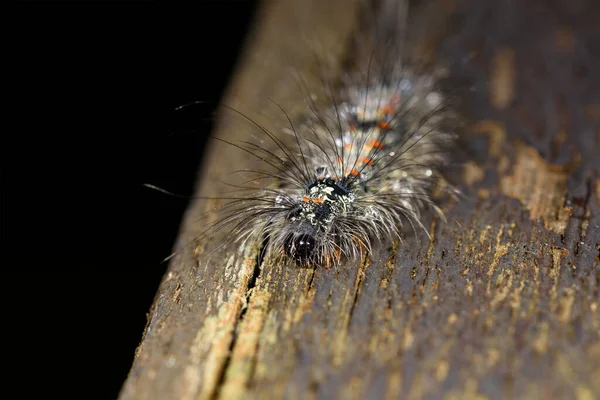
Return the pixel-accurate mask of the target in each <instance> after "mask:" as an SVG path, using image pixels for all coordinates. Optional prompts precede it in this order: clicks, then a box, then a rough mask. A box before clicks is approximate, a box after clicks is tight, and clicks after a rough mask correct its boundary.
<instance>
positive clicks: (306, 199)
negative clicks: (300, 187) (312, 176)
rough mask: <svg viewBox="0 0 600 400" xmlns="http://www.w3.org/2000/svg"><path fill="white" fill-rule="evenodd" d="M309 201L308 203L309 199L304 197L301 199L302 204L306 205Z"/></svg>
mask: <svg viewBox="0 0 600 400" xmlns="http://www.w3.org/2000/svg"><path fill="white" fill-rule="evenodd" d="M309 201H310V197H306V196H304V197H303V198H302V202H304V203H308V202H309Z"/></svg>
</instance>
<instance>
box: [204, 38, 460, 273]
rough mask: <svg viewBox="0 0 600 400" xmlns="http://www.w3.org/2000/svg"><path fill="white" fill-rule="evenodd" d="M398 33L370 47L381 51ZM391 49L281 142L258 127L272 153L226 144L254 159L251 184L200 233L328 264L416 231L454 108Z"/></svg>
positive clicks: (449, 143)
mask: <svg viewBox="0 0 600 400" xmlns="http://www.w3.org/2000/svg"><path fill="white" fill-rule="evenodd" d="M398 35H399V34H398V29H396V28H394V29H391V33H390V31H388V32H386V34H385V40H383V39H381V37H375V40H374V42H375V43H376V44H379V45H383V46H384V47H385V48H386V49H389V48H390V46H393V45H394V44H397V43H398V42H399V40H398V38H397V37H395V36H398ZM389 37H392V39H393V40H388V39H389ZM394 50H395V51H388V50H385V51H383V52H377V51H371V53H370V54H371V56H370V58H369V62H368V66H366V67H363V68H364V70H363V71H362V72H363V73H362V74H355V75H352V74H350V75H349V77H350V78H349V79H347V81H348V83H346V84H345V85H344V87H342V88H341V89H340V90H339V92H337V93H336V95H335V96H332V98H337V99H339V100H335V101H332V102H331V103H332V104H331V106H330V107H328V108H327V109H326V110H319V109H318V107H316V106H314V103H311V102H309V105H308V112H307V114H308V118H307V121H306V122H304V123H303V124H301V125H298V124H291V123H290V126H291V129H289V132H288V133H291V135H290V136H288V138H291V139H290V140H287V141H286V140H285V138H282V137H279V135H278V134H275V133H272V132H271V131H269V130H267V129H264V128H261V130H262V132H263V133H264V135H266V136H267V137H268V140H269V141H271V142H272V144H274V147H275V148H277V151H272V150H271V149H269V148H267V147H266V146H263V145H260V144H257V143H251V142H244V143H239V144H233V143H231V144H233V145H234V146H236V147H238V148H240V149H242V150H244V151H246V152H248V153H251V154H252V155H253V156H254V157H257V158H259V159H260V160H261V162H262V165H263V167H264V168H261V169H257V170H252V171H251V172H253V173H254V178H253V179H251V180H250V181H252V182H254V183H255V184H256V183H257V182H260V186H259V187H256V185H255V186H253V187H252V188H247V187H245V188H242V189H243V190H250V191H251V194H249V195H247V196H240V197H236V198H234V199H232V200H231V201H230V202H229V203H227V204H225V205H224V206H222V207H221V208H220V209H219V213H220V216H219V219H218V221H217V222H216V223H215V224H214V225H212V226H211V227H210V228H209V229H208V230H207V231H206V232H205V233H204V235H205V236H210V235H211V234H212V233H214V232H216V231H218V230H221V229H225V228H227V229H229V234H228V235H227V237H228V239H227V240H232V241H247V240H256V241H259V243H263V246H264V248H263V250H262V254H264V255H265V256H266V257H271V256H278V255H283V256H287V257H288V258H290V259H293V260H294V261H295V262H296V263H297V264H300V265H320V266H325V267H329V266H334V265H338V264H339V263H340V262H341V261H342V260H343V259H347V258H356V257H361V256H362V255H363V254H364V253H365V252H369V251H371V249H372V247H373V245H374V244H375V243H376V242H380V241H382V240H388V239H392V240H394V239H401V238H402V237H403V235H404V233H405V231H406V230H405V228H406V227H407V226H408V227H411V228H412V229H413V230H414V229H417V228H418V227H422V223H421V217H422V213H423V212H424V210H426V209H429V210H433V211H434V212H437V213H440V214H441V211H440V208H439V206H438V204H437V202H436V201H435V200H434V199H433V197H432V191H433V189H434V187H435V186H436V184H437V183H438V182H439V180H440V179H441V177H442V175H443V170H444V168H445V167H446V166H447V165H448V164H449V162H450V161H451V155H452V149H453V146H454V142H455V139H456V132H455V127H456V121H457V118H456V112H455V109H454V108H453V107H452V106H451V102H450V101H449V98H448V95H447V94H446V93H445V92H444V91H443V90H442V89H441V86H440V79H439V76H438V75H437V74H436V73H435V72H432V73H415V72H413V71H411V69H409V68H408V67H407V66H406V63H405V62H404V61H402V62H401V61H400V60H399V59H398V57H397V55H398V53H399V49H398V48H395V49H394ZM381 54H384V56H383V57H380V55H381ZM394 58H396V59H394ZM376 65H377V66H376ZM365 71H366V74H365ZM284 136H285V135H284Z"/></svg>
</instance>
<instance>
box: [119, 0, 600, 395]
mask: <svg viewBox="0 0 600 400" xmlns="http://www.w3.org/2000/svg"><path fill="white" fill-rule="evenodd" d="M325 3H326V4H325ZM355 3H356V2H348V1H342V0H339V1H338V0H336V1H328V2H319V1H318V0H315V1H314V2H306V1H302V2H285V1H279V2H270V3H269V4H268V5H267V6H266V8H265V11H264V12H262V13H261V15H260V16H259V20H260V21H261V22H260V23H259V25H258V26H259V29H258V31H257V35H256V37H255V38H254V41H253V45H252V46H251V47H249V52H248V55H247V56H246V58H245V60H244V62H243V63H242V65H241V66H240V70H239V73H238V74H237V76H236V78H235V80H234V81H233V83H232V86H231V88H230V91H229V94H228V97H227V100H226V103H227V104H229V105H232V106H233V107H236V108H238V109H240V110H247V109H248V107H249V106H248V105H252V107H254V108H253V109H255V110H256V109H257V110H260V109H261V107H262V106H263V105H264V107H265V108H267V104H268V103H269V98H273V99H276V100H277V101H278V102H279V103H280V104H281V105H282V106H283V107H284V108H285V109H286V110H288V111H290V113H291V114H292V115H294V110H295V109H299V108H301V107H302V104H301V102H302V99H301V97H300V96H298V88H297V86H295V85H294V84H293V82H294V79H293V78H292V76H293V72H294V71H292V70H290V69H289V68H287V67H288V66H289V65H294V66H295V67H296V68H297V70H298V72H300V73H301V74H302V76H304V77H306V76H310V74H311V71H312V70H314V69H315V58H314V56H312V55H311V54H314V51H315V49H314V48H311V43H313V41H312V40H311V38H308V37H306V36H302V35H299V34H298V32H299V29H302V31H303V32H311V33H312V34H314V37H318V38H319V40H320V42H319V43H320V46H322V47H323V48H325V49H327V51H328V52H329V54H330V56H331V57H332V59H336V58H339V57H341V54H342V52H343V48H344V46H343V44H344V43H345V41H346V37H347V35H348V33H349V32H350V30H351V29H352V23H353V21H354V19H355V12H356V7H355ZM484 3H485V4H484ZM438 7H439V8H438V9H439V13H446V12H447V13H449V14H450V15H452V16H453V17H452V19H450V21H452V24H450V25H449V26H451V29H450V30H449V33H448V34H447V35H439V36H435V35H433V36H431V37H429V38H428V40H426V41H425V44H424V47H423V48H424V49H425V51H424V52H423V54H425V56H430V57H439V58H440V59H444V60H446V61H448V62H449V63H450V64H451V65H452V69H453V72H454V74H456V75H457V76H464V77H469V78H470V79H471V80H472V81H474V83H475V85H474V89H475V90H474V91H473V92H472V93H470V94H469V96H468V98H467V99H466V100H467V108H466V109H467V113H468V116H469V118H470V120H471V121H472V123H471V124H470V127H469V129H468V132H467V133H466V138H467V139H468V140H467V141H466V142H467V143H468V152H469V160H468V162H467V163H466V164H465V166H464V168H463V173H462V177H463V182H464V184H463V190H464V191H465V193H466V198H465V199H464V200H461V201H458V202H454V203H451V204H448V205H447V207H446V214H447V217H448V222H443V221H441V220H439V219H429V220H427V221H426V224H427V225H426V226H428V227H429V230H430V234H431V237H432V239H431V240H429V239H428V238H427V236H426V235H425V234H420V235H419V236H417V237H408V238H407V239H406V240H405V241H404V242H403V243H401V244H399V245H397V246H394V247H385V246H384V247H382V248H381V249H379V250H378V251H377V252H376V253H375V254H373V255H372V256H371V257H370V258H369V259H368V260H367V261H366V262H360V261H356V262H354V263H349V264H348V265H346V266H344V267H343V268H338V269H324V268H322V269H316V270H312V269H303V268H296V267H293V266H290V265H277V264H273V263H270V262H268V261H267V262H266V263H265V264H264V265H255V257H254V256H253V255H254V253H253V252H254V251H255V250H256V249H244V250H245V252H244V254H243V255H235V252H233V251H220V252H218V253H213V254H210V250H211V249H213V248H214V247H215V245H216V240H215V241H212V242H209V243H203V244H201V245H199V246H197V247H195V248H194V246H188V247H186V248H184V249H183V250H182V252H181V254H180V255H178V256H177V257H176V258H175V259H173V261H172V262H171V265H170V267H169V271H168V273H167V275H166V276H165V278H164V281H163V282H162V284H161V286H160V289H159V292H158V294H157V296H156V301H155V303H154V305H153V307H152V309H151V310H150V312H149V315H148V319H149V321H148V326H147V328H146V331H145V332H144V336H143V339H142V343H141V344H140V347H139V349H138V351H137V353H136V358H135V360H134V363H133V367H132V370H131V373H130V376H129V378H128V380H127V381H126V382H125V385H124V387H123V390H122V393H121V396H120V397H121V398H122V399H134V398H135V399H154V398H157V399H158V398H160V399H196V398H198V399H205V398H217V397H218V398H227V399H228V398H239V397H244V398H245V397H274V398H278V397H286V398H304V397H318V398H365V397H368V398H385V397H390V398H423V397H424V398H439V397H447V398H460V399H464V398H486V397H487V398H528V399H536V398H540V399H541V398H544V399H546V398H577V399H594V398H598V396H599V394H600V334H599V330H600V318H599V313H600V310H599V303H600V294H599V290H600V261H599V257H600V255H599V253H600V247H599V242H600V158H599V157H598V156H597V154H599V153H600V76H598V74H597V72H595V71H600V48H599V47H598V46H599V43H600V35H599V32H600V29H599V28H598V27H597V21H598V20H600V13H599V8H600V5H597V3H595V2H592V1H590V2H584V1H578V0H573V1H568V2H559V1H541V0H540V1H527V2H525V1H523V2H518V1H513V2H480V1H478V0H470V1H464V2H460V1H458V2H452V1H440V2H439V5H438ZM307 24H309V25H310V26H308V27H307ZM307 28H308V29H307ZM317 52H318V49H317ZM428 54H429V55H428ZM311 84H315V85H316V84H318V82H312V83H311V82H310V80H309V81H308V82H307V85H308V86H310V85H311ZM252 117H253V118H254V119H255V120H257V122H259V123H263V124H266V125H267V126H268V121H269V119H268V116H264V117H261V116H260V115H255V114H253V115H252ZM261 118H264V119H261ZM226 119H227V118H223V120H226ZM245 123H246V126H247V125H248V123H247V121H246V122H245ZM240 124H241V122H240ZM242 125H243V124H242ZM240 126H241V125H240ZM240 126H235V125H234V124H233V125H232V124H231V123H223V124H222V126H221V128H220V132H222V133H225V134H227V135H230V136H228V137H231V136H232V135H233V136H235V135H242V133H240V129H241V128H240ZM215 149H216V150H218V151H216V150H215V151H214V152H213V153H212V155H211V157H209V160H208V161H207V165H206V169H205V170H204V174H203V175H202V176H201V178H202V180H201V182H202V185H201V187H200V188H199V190H200V191H201V192H202V193H203V194H207V193H212V192H218V191H219V190H221V188H222V186H219V185H218V184H217V183H216V178H217V177H219V178H223V177H224V176H225V175H224V174H225V173H226V172H229V171H231V170H233V169H236V167H240V166H243V165H245V163H248V162H251V161H249V159H247V158H244V156H243V155H240V152H239V151H235V150H234V149H231V148H227V147H218V149H217V148H215ZM211 206H214V204H206V203H205V202H201V201H198V202H197V203H196V204H194V205H193V206H192V208H191V209H190V210H189V212H188V215H187V218H186V225H185V227H184V228H183V230H182V233H181V237H180V245H183V244H185V243H187V242H188V241H189V240H191V239H192V238H193V237H194V236H195V235H197V234H198V233H199V232H201V231H202V230H203V228H204V227H205V226H206V224H207V222H206V221H204V222H201V223H199V222H198V221H199V220H198V215H200V214H201V213H202V211H203V210H204V209H206V207H211Z"/></svg>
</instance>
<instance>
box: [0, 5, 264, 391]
mask: <svg viewBox="0 0 600 400" xmlns="http://www.w3.org/2000/svg"><path fill="white" fill-rule="evenodd" d="M255 9H256V5H255V2H249V1H213V2H207V1H205V2H196V3H194V4H193V6H192V5H188V6H185V7H184V6H182V5H179V4H178V5H175V4H174V3H169V4H167V3H164V4H162V3H156V2H134V3H122V2H117V3H53V4H42V3H40V4H36V3H23V4H19V5H18V7H17V8H16V10H15V12H14V13H11V14H10V19H11V26H10V37H9V46H10V47H11V49H10V50H14V52H13V51H11V55H10V57H7V58H6V59H5V65H8V66H9V67H10V70H11V73H9V74H7V78H8V79H7V80H8V84H9V85H10V86H11V87H13V88H14V89H16V90H15V93H14V95H11V98H10V100H9V103H10V104H11V106H10V110H11V112H10V115H9V120H11V121H12V120H13V118H14V119H15V123H14V124H13V123H10V124H8V123H5V127H4V129H3V131H4V135H3V143H4V144H3V146H2V148H3V150H2V153H3V156H2V160H3V161H2V185H3V189H2V224H3V228H2V233H1V235H2V246H3V253H4V254H5V257H4V261H3V264H4V266H5V271H6V274H5V280H4V282H5V286H7V287H10V288H9V289H10V290H11V302H10V303H8V304H16V305H17V307H16V308H14V311H15V315H14V319H13V320H12V321H14V322H13V323H12V324H10V328H9V330H10V331H12V332H14V333H15V334H16V336H17V337H18V338H20V339H24V340H25V342H26V344H25V345H24V346H23V347H22V348H21V349H20V351H19V353H18V360H17V365H19V368H16V367H15V370H17V371H29V372H30V373H32V374H33V375H32V376H33V377H34V381H39V382H42V381H44V382H45V383H44V384H43V385H42V384H41V383H40V385H39V386H42V387H43V390H44V391H48V392H51V391H54V390H52V389H56V390H58V392H59V393H65V394H66V393H67V392H70V391H72V390H75V392H77V393H79V395H81V396H84V397H81V398H90V394H91V395H92V396H93V397H97V398H115V397H116V396H117V395H118V392H119V390H120V388H121V385H122V383H123V381H124V379H125V378H126V375H127V372H128V370H129V367H130V365H131V362H132V359H133V354H134V350H135V348H136V346H137V345H138V343H139V341H140V339H141V334H142V331H143V328H144V326H145V323H146V312H147V311H148V310H149V308H150V305H151V303H152V301H153V297H154V294H155V293H156V290H157V288H158V285H159V283H160V279H161V278H162V276H163V274H164V272H165V270H166V267H167V264H166V263H161V261H162V260H163V258H165V257H166V256H168V255H169V254H170V252H171V250H172V246H173V243H174V240H175V238H176V235H177V233H178V229H179V224H180V221H181V218H182V214H183V212H184V211H185V208H186V206H187V201H186V200H180V199H177V198H174V197H169V196H165V195H162V194H160V193H158V192H154V191H152V190H149V189H147V188H144V187H142V186H141V185H142V184H143V183H151V184H154V185H156V186H159V187H162V188H165V189H167V190H170V191H173V192H176V193H183V194H191V193H193V185H194V180H195V176H196V172H197V166H198V163H199V162H200V160H201V157H202V148H203V144H204V141H205V139H206V138H207V136H208V135H209V133H210V130H211V117H212V111H213V110H214V109H215V107H216V106H217V103H218V101H219V99H220V96H221V95H222V91H223V90H224V89H225V85H226V84H227V82H228V79H229V76H230V73H231V72H232V71H233V68H234V67H235V62H236V57H238V55H239V53H240V50H241V46H243V40H244V39H245V37H246V33H247V30H248V29H249V28H250V26H251V25H250V24H251V22H252V17H253V15H254V12H255ZM6 16H7V17H9V15H6ZM13 54H14V55H13ZM13 68H14V70H13ZM194 101H203V102H205V103H203V104H200V105H192V106H189V107H186V108H184V109H183V110H181V111H175V108H176V107H178V106H181V105H184V104H186V103H189V102H194ZM7 308H11V310H13V308H12V306H8V307H7ZM51 375H52V378H50V376H51ZM34 386H36V385H34ZM27 389H35V388H27ZM38 389H39V388H38ZM80 390H81V391H80Z"/></svg>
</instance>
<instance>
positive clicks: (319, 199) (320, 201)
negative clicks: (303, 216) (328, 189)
mask: <svg viewBox="0 0 600 400" xmlns="http://www.w3.org/2000/svg"><path fill="white" fill-rule="evenodd" d="M323 202H325V200H323V199H322V198H320V197H318V198H316V199H313V203H317V204H321V203H323Z"/></svg>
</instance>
